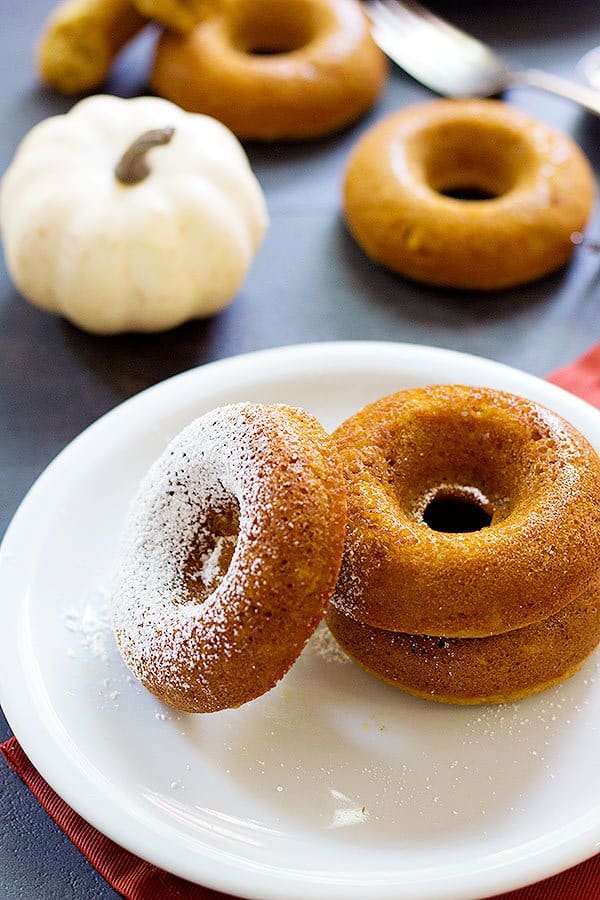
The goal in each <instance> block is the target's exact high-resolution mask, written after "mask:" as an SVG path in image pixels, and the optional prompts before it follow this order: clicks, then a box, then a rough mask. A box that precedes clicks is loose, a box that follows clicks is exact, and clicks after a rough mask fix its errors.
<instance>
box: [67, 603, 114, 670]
mask: <svg viewBox="0 0 600 900" xmlns="http://www.w3.org/2000/svg"><path fill="white" fill-rule="evenodd" d="M63 623H64V626H65V628H66V629H67V631H70V632H71V633H72V634H73V635H74V636H76V638H77V641H78V644H79V647H80V649H81V650H82V651H83V653H84V654H85V655H86V656H92V657H94V658H96V659H99V660H101V661H102V662H106V660H107V659H108V655H109V648H110V645H111V643H112V635H111V629H110V606H109V604H108V603H106V602H105V603H103V604H102V605H100V606H97V605H95V604H93V603H86V604H85V605H84V606H83V607H69V609H66V610H65V611H64V613H63ZM69 649H70V651H71V652H70V653H69V655H70V656H73V657H76V656H78V655H79V654H78V653H77V651H76V650H75V649H74V648H69Z"/></svg>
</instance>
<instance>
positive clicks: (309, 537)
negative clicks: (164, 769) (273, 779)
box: [114, 404, 346, 712]
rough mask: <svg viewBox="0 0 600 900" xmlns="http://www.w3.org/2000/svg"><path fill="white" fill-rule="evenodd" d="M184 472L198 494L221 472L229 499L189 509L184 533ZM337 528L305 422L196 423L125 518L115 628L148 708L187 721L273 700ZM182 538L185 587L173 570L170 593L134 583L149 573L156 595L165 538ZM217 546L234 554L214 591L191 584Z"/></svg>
mask: <svg viewBox="0 0 600 900" xmlns="http://www.w3.org/2000/svg"><path fill="white" fill-rule="evenodd" d="M215 435H217V444H216V445H215V443H214V441H213V438H214V437H215ZM211 441H213V443H212V444H211V443H210V442H211ZM215 446H216V451H215ZM215 453H216V455H215ZM211 454H212V455H211ZM220 460H221V461H222V465H221V463H220ZM157 467H158V469H157ZM197 471H198V472H200V473H203V474H202V480H204V481H206V479H207V478H208V479H210V477H211V475H215V474H216V477H217V479H219V480H220V479H221V478H224V477H225V476H227V477H229V476H230V475H231V473H232V472H233V475H232V476H231V477H232V484H234V485H235V493H234V494H233V493H230V494H229V499H228V500H227V501H226V502H225V504H223V502H222V501H221V502H220V503H219V504H218V506H215V503H214V502H212V503H211V502H210V500H208V501H206V502H204V501H202V502H199V503H196V505H195V506H193V508H192V514H193V515H194V517H195V518H194V520H193V521H192V526H193V527H192V530H191V531H190V530H189V523H188V524H187V526H186V520H185V511H186V510H187V509H188V508H189V500H188V498H189V497H193V496H194V492H195V490H196V485H197V483H198V477H197V475H196V472H197ZM152 473H154V474H152ZM231 490H232V488H231V487H230V488H228V491H229V492H231ZM165 510H166V513H165ZM180 510H181V511H183V514H181V512H180ZM345 514H346V503H345V490H344V482H343V478H342V475H341V472H340V469H339V466H338V464H337V462H336V460H335V454H334V452H333V449H332V443H331V440H330V438H329V436H328V435H327V434H326V433H325V431H324V430H323V428H322V426H321V425H320V424H319V423H318V422H317V420H316V419H314V418H313V417H312V416H310V415H309V414H308V413H305V412H303V411H301V410H297V409H292V408H289V407H284V406H266V405H263V404H239V405H237V406H233V407H224V408H222V409H221V410H216V411H214V412H213V413H212V414H207V415H206V416H204V417H202V419H199V420H197V422H196V423H193V424H192V425H191V426H189V428H188V429H186V430H185V431H184V432H183V433H182V434H181V435H180V436H179V438H177V439H176V440H175V441H174V442H173V443H172V444H171V445H170V447H169V448H168V449H167V451H166V452H165V454H164V455H163V457H162V458H161V460H159V461H158V462H157V464H156V465H155V467H154V468H153V470H151V474H150V476H149V480H147V481H146V482H145V483H144V484H143V486H142V488H141V489H140V493H139V494H138V497H137V498H136V501H134V504H133V507H132V511H131V512H130V520H129V526H128V529H127V530H128V532H129V539H128V541H129V543H128V546H129V548H130V549H129V550H128V551H127V552H126V553H125V558H124V561H123V562H122V564H121V567H120V575H119V577H118V578H117V588H116V592H115V598H114V610H115V611H114V625H115V633H116V635H117V639H118V642H119V646H120V649H121V652H122V654H123V656H124V658H125V661H126V662H127V663H128V665H129V666H130V667H131V668H132V671H134V673H135V674H136V675H137V676H138V677H139V678H140V680H141V681H142V682H143V684H144V685H145V686H146V687H147V688H148V690H150V691H151V692H152V693H154V694H155V695H156V696H158V697H159V698H160V699H161V700H164V701H165V702H166V703H169V704H170V705H172V706H174V707H176V708H177V709H182V710H186V711H189V712H213V711H216V710H219V709H225V708H230V707H235V706H239V705H240V704H242V703H245V702H247V701H249V700H252V699H254V698H255V697H258V696H260V695H261V694H263V693H264V692H265V691H267V690H269V689H270V688H272V687H273V686H274V685H275V684H276V683H277V682H278V681H279V680H280V678H282V676H283V675H284V674H285V673H286V672H287V670H288V669H289V667H290V666H291V665H292V663H293V662H294V661H295V659H296V658H297V657H298V655H299V654H300V652H301V651H302V649H303V647H304V645H305V643H306V641H307V640H308V638H309V637H310V635H311V634H312V632H313V631H314V629H315V628H316V627H317V625H318V623H319V622H320V621H321V619H322V616H323V614H324V612H325V608H326V605H327V602H328V600H329V598H330V596H331V594H332V592H333V589H334V585H335V582H336V578H337V574H338V570H339V566H340V562H341V556H342V548H343V542H344V524H345ZM164 516H166V519H165V521H166V523H167V524H166V527H165V526H163V525H162V523H161V522H162V520H161V517H164ZM149 520H150V521H149ZM186 527H187V529H188V532H187V533H188V534H190V535H193V538H189V539H188V540H187V541H186V545H185V547H184V548H183V552H184V555H185V559H186V560H187V561H186V562H185V563H184V572H185V577H184V578H181V576H180V575H179V574H177V573H178V572H179V569H177V573H176V577H175V583H174V584H172V585H171V583H170V582H169V581H168V580H167V582H166V583H167V589H166V590H163V589H161V592H162V596H157V593H158V592H157V591H156V590H154V589H153V584H154V582H152V581H151V580H148V576H147V572H148V571H150V572H151V571H152V569H153V566H154V564H155V560H158V563H157V565H158V567H159V569H160V570H161V571H160V572H159V573H158V582H157V583H159V586H160V584H162V583H164V579H163V574H162V573H163V572H164V569H165V561H164V560H163V555H162V554H163V552H164V550H163V548H164V545H165V543H166V542H168V534H169V531H168V529H169V528H172V531H173V533H174V534H175V535H176V536H177V540H178V542H179V543H180V542H181V540H183V538H179V535H180V534H185V533H186ZM238 529H239V532H238ZM199 536H201V543H200V545H198V541H199V540H200V537H199ZM230 536H233V537H234V545H235V550H233V546H232V547H231V548H230V550H229V552H228V553H227V555H226V556H224V557H223V556H222V557H221V560H220V564H221V565H220V568H221V569H222V571H220V572H219V573H218V577H217V578H214V579H212V578H211V579H210V580H207V579H206V578H204V579H202V578H201V577H199V573H200V569H201V566H200V564H199V563H200V562H202V561H204V563H203V564H204V565H206V559H207V558H210V557H211V556H213V558H214V554H213V550H214V548H215V539H219V538H223V537H224V538H225V541H226V542H229V538H230ZM167 564H169V563H167ZM210 568H211V571H212V570H213V569H215V566H212V565H211V566H210ZM161 579H162V581H161ZM145 580H146V581H147V583H144V581H145ZM165 594H166V596H164V595H165Z"/></svg>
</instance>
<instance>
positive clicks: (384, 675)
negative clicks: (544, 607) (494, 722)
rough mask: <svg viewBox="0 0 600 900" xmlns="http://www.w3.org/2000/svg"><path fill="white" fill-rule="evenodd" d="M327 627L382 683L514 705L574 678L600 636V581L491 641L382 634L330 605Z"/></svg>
mask: <svg viewBox="0 0 600 900" xmlns="http://www.w3.org/2000/svg"><path fill="white" fill-rule="evenodd" d="M327 624H328V625H329V628H330V630H331V632H332V634H333V635H334V637H335V638H336V640H337V641H338V643H339V644H340V646H341V647H342V648H343V649H344V650H345V652H346V653H347V654H348V655H349V656H350V657H351V658H352V659H354V661H355V662H357V663H358V664H359V665H361V666H362V667H363V668H364V669H366V670H367V671H368V672H370V673H371V674H372V675H375V676H376V677H377V678H380V679H381V680H382V681H385V682H387V683H388V684H391V685H393V686H394V687H397V688H400V689H401V690H403V691H406V692H408V693H409V694H415V695H416V696H418V697H424V698H426V699H428V700H437V701H438V702H440V703H459V704H474V703H507V702H511V701H515V700H521V699H522V698H523V697H528V696H529V695H530V694H536V693H538V692H539V691H543V690H545V689H546V688H549V687H552V686H553V685H555V684H558V683H559V682H560V681H564V680H565V679H567V678H570V676H571V675H574V674H575V672H576V671H577V670H578V669H579V668H580V667H581V666H582V665H583V663H584V661H585V660H586V659H587V657H588V656H589V655H590V653H592V651H593V650H594V648H595V647H596V645H597V644H598V642H599V641H600V585H598V583H597V581H596V582H595V583H594V584H593V585H592V586H590V587H589V588H586V590H585V591H583V593H582V594H581V596H580V597H577V598H576V599H575V600H573V601H572V602H571V603H569V605H568V606H565V607H564V608H563V609H561V610H560V611H559V612H558V613H555V614H554V615H553V616H550V617H549V618H547V619H544V620H543V621H542V622H536V623H535V624H533V625H528V626H527V627H525V628H518V629H516V630H515V631H508V632H506V633H505V634H497V635H493V636H492V637H485V638H440V637H428V636H425V635H413V634H401V633H398V632H392V631H382V630H380V629H378V628H371V627H370V626H369V625H363V624H362V623H361V622H357V621H356V620H355V619H353V618H351V617H350V616H347V615H344V614H343V613H341V612H339V610H337V609H335V607H333V606H331V605H330V607H329V610H328V613H327Z"/></svg>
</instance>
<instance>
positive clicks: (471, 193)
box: [438, 187, 497, 201]
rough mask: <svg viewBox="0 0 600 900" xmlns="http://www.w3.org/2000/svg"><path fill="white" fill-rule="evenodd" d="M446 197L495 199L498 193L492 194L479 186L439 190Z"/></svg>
mask: <svg viewBox="0 0 600 900" xmlns="http://www.w3.org/2000/svg"><path fill="white" fill-rule="evenodd" d="M438 193H439V194H443V195H444V197H451V198H452V199H453V200H475V201H477V200H495V198H496V196H497V194H491V193H490V192H489V191H484V190H482V189H481V188H478V187H457V188H447V189H446V190H445V191H438Z"/></svg>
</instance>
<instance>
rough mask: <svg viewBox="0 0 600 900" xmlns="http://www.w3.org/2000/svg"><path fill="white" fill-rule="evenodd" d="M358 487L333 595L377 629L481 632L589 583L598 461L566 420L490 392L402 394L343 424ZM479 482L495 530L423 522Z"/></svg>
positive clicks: (596, 538) (346, 462) (598, 529)
mask: <svg viewBox="0 0 600 900" xmlns="http://www.w3.org/2000/svg"><path fill="white" fill-rule="evenodd" d="M334 439H335V442H336V446H337V448H338V452H339V456H340V460H341V463H342V468H343V470H344V476H345V478H346V484H347V489H348V523H347V534H346V546H345V550H344V559H343V563H342V568H341V571H340V577H339V580H338V584H337V587H336V592H335V594H334V597H333V600H332V603H333V604H334V605H335V606H336V607H337V608H338V609H339V610H340V611H341V612H345V613H347V614H349V615H351V616H353V617H354V618H355V619H357V620H358V621H360V622H364V623H366V624H368V625H371V626H373V627H375V628H383V629H388V630H390V631H400V632H408V633H411V634H442V635H445V636H454V637H479V636H484V635H489V634H499V633H502V632H505V631H509V630H511V629H515V628H522V627H524V626H526V625H529V624H531V623H533V622H536V621H540V620H542V619H545V618H547V617H548V616H549V615H551V614H553V613H556V612H557V611H558V610H560V609H561V608H562V607H564V606H566V605H567V604H569V603H571V602H572V601H573V599H574V598H575V597H577V596H579V595H580V594H581V592H582V591H583V590H584V589H585V588H586V587H587V586H588V585H589V584H590V583H591V582H592V580H593V579H594V578H595V574H596V571H597V566H598V563H597V560H598V558H599V556H600V460H599V459H598V456H597V454H596V452H595V451H594V449H593V448H592V447H591V446H590V444H589V443H588V442H587V441H586V440H585V439H584V438H583V436H582V435H581V434H580V433H579V432H578V431H577V430H576V429H575V428H574V427H573V426H571V425H570V424H569V423H567V422H565V421H564V420H563V419H562V418H560V417H559V416H557V415H555V414H554V413H552V412H550V411H549V410H547V409H545V408H544V407H542V406H540V405H539V404H536V403H533V402H531V401H528V400H524V399H522V398H519V397H516V396H514V395H512V394H506V393H504V392H501V391H494V390H491V389H487V388H470V387H464V386H459V385H441V386H434V387H429V388H423V389H417V390H410V391H400V392H399V393H397V394H393V395H391V396H390V397H385V398H382V399H381V400H379V401H377V402H376V403H373V404H371V405H370V406H367V407H365V408H364V409H363V410H361V411H360V412H358V413H357V414H356V415H354V416H353V417H352V418H350V419H348V420H347V421H346V422H345V423H344V424H342V425H341V426H340V427H339V428H338V429H337V431H336V432H335V434H334ZM455 487H458V488H460V489H462V488H466V489H468V490H473V489H475V490H476V491H478V492H479V496H482V497H483V498H485V500H486V501H488V502H489V506H490V509H491V511H492V512H493V516H492V520H491V524H490V526H489V527H486V528H483V529H481V530H477V531H473V532H464V533H458V534H452V533H445V532H441V531H436V530H434V529H433V528H430V527H429V526H428V525H427V524H425V522H424V520H423V515H424V510H425V507H426V504H427V503H428V502H429V501H430V500H431V499H433V498H434V497H435V496H436V492H437V491H439V490H442V492H444V491H446V490H447V489H448V488H450V489H454V488H455Z"/></svg>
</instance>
